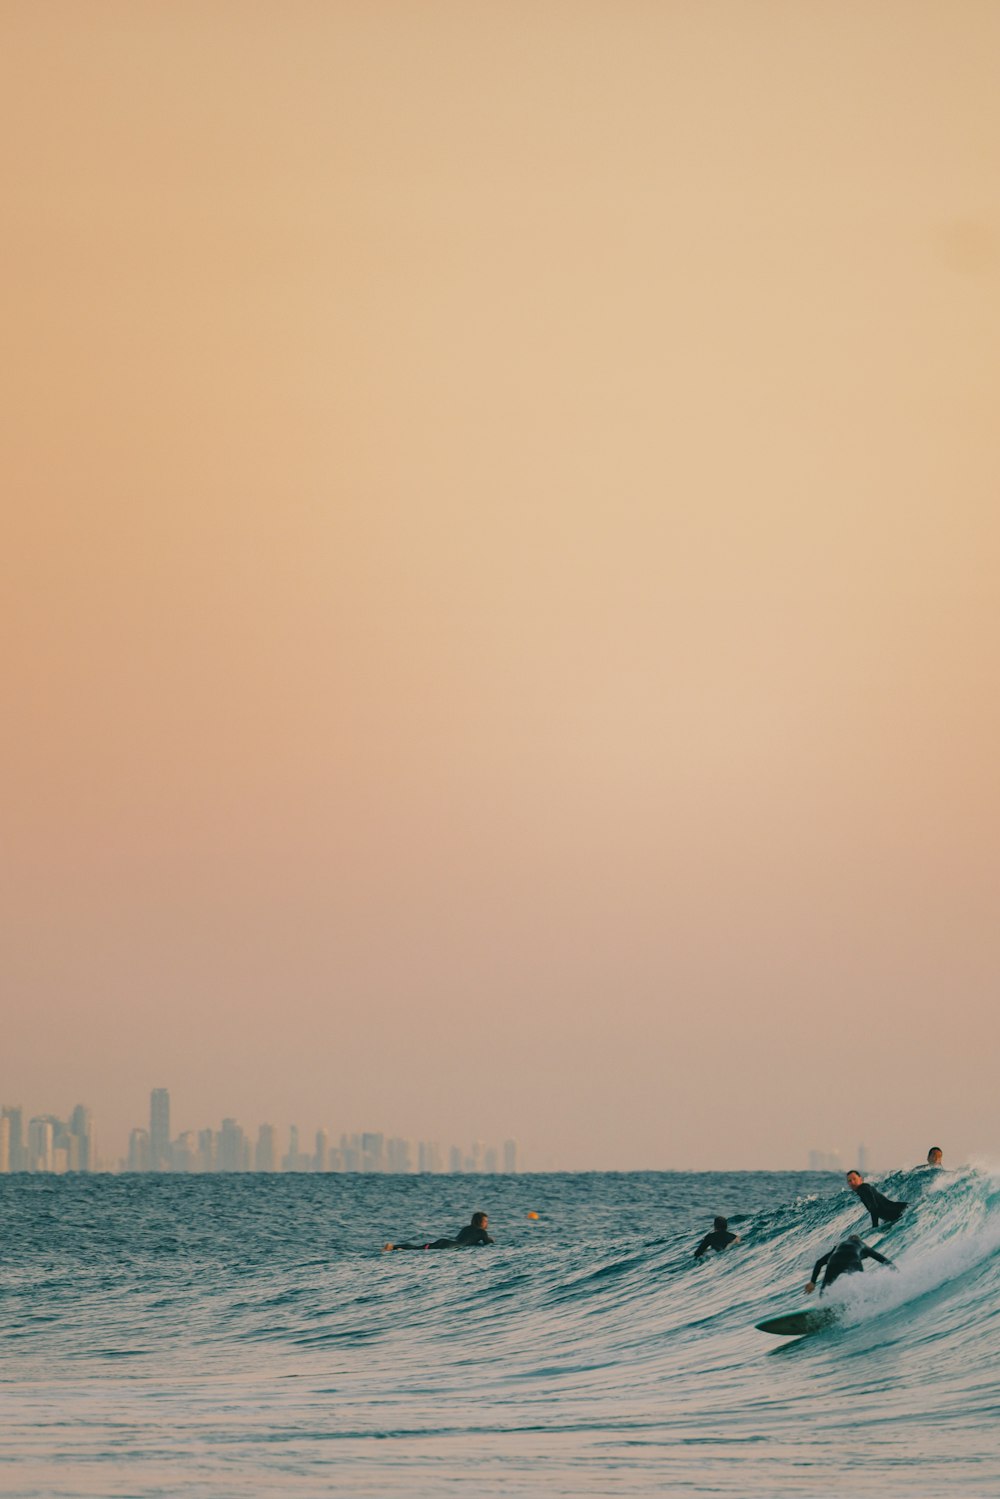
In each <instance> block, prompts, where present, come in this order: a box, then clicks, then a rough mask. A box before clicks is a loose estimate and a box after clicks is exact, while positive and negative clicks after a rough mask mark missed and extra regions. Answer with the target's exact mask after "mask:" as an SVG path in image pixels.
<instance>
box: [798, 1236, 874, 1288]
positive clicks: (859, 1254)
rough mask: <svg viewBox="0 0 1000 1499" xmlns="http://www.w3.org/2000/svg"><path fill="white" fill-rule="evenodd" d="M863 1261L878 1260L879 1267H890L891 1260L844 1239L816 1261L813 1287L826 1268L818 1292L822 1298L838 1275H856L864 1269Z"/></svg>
mask: <svg viewBox="0 0 1000 1499" xmlns="http://www.w3.org/2000/svg"><path fill="white" fill-rule="evenodd" d="M863 1260H878V1262H879V1264H880V1265H891V1264H892V1260H887V1259H886V1257H885V1255H884V1254H879V1252H878V1250H877V1249H869V1248H868V1245H867V1244H862V1242H861V1240H860V1239H845V1240H844V1242H843V1244H838V1245H837V1246H836V1248H835V1249H831V1250H828V1252H827V1253H826V1254H824V1256H823V1258H822V1259H819V1260H817V1261H816V1263H815V1265H814V1266H813V1273H812V1282H813V1285H815V1284H816V1282H817V1281H818V1280H819V1272H820V1271H821V1270H822V1269H823V1266H824V1265H825V1266H826V1274H825V1275H824V1276H823V1285H822V1288H821V1290H820V1295H821V1296H822V1294H823V1291H825V1290H826V1288H827V1286H832V1285H833V1283H834V1281H835V1280H836V1279H837V1277H838V1276H839V1275H857V1273H858V1272H859V1271H860V1270H863V1269H864V1268H865V1267H864V1265H863V1264H862V1261H863Z"/></svg>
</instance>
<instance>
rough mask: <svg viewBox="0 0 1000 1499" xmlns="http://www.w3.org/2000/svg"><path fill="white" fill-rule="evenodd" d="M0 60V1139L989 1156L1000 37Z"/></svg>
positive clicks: (496, 14)
mask: <svg viewBox="0 0 1000 1499" xmlns="http://www.w3.org/2000/svg"><path fill="white" fill-rule="evenodd" d="M2 33H3V36H2V48H0V55H2V59H3V60H2V62H0V71H2V73H3V77H2V79H0V84H2V87H0V115H2V125H3V130H2V145H0V150H2V152H3V157H4V161H3V180H4V193H3V202H4V219H5V224H4V230H3V235H2V243H0V263H2V285H3V292H4V302H5V307H4V312H3V343H4V358H3V361H2V376H0V378H2V381H3V392H2V401H0V410H2V416H0V422H2V428H3V430H2V433H0V436H2V463H3V469H4V484H3V491H4V495H5V500H6V504H5V522H4V543H3V547H2V552H0V559H2V560H0V567H2V572H3V576H2V589H0V611H2V615H0V623H2V631H3V641H4V647H5V650H4V654H5V662H6V666H5V672H4V681H5V694H4V695H5V701H6V713H5V732H4V734H3V738H2V766H0V771H2V786H3V794H4V803H5V814H4V824H5V826H4V829H3V850H4V859H3V867H4V888H3V892H2V909H3V920H4V932H3V941H2V948H3V958H2V962H3V1014H2V1020H0V1099H2V1100H3V1101H4V1102H8V1103H17V1102H22V1103H24V1105H25V1106H26V1107H27V1108H28V1109H29V1111H30V1112H41V1111H48V1110H51V1111H54V1112H57V1113H59V1112H65V1111H67V1110H68V1109H69V1108H70V1107H71V1106H72V1104H73V1103H75V1102H76V1101H77V1100H78V1099H83V1100H84V1101H86V1102H88V1103H90V1104H91V1106H92V1107H93V1108H94V1110H95V1114H96V1116H97V1124H98V1129H99V1133H100V1142H99V1143H100V1147H101V1148H102V1149H104V1150H106V1151H108V1152H109V1153H112V1152H119V1151H121V1150H122V1149H123V1148H124V1144H125V1136H126V1132H127V1128H128V1126H129V1125H130V1124H132V1123H135V1122H141V1121H142V1120H143V1118H144V1116H145V1114H146V1108H147V1097H148V1091H149V1089H150V1087H152V1086H154V1085H167V1086H169V1087H170V1089H171V1093H172V1097H173V1104H174V1124H175V1127H176V1128H188V1127H197V1126H199V1125H202V1124H205V1123H209V1122H216V1123H217V1121H218V1119H219V1117H220V1116H221V1115H223V1114H231V1115H235V1116H237V1117H239V1118H240V1119H241V1121H242V1122H243V1123H244V1124H245V1125H247V1126H248V1127H251V1126H253V1125H254V1124H255V1123H256V1122H257V1121H259V1120H261V1119H269V1120H273V1121H274V1122H275V1123H277V1124H279V1125H280V1126H282V1127H283V1126H285V1125H286V1124H287V1123H288V1122H290V1121H295V1122H297V1123H298V1124H299V1125H300V1126H301V1127H302V1128H303V1129H312V1128H315V1127H316V1126H317V1125H320V1124H322V1125H325V1126H327V1127H328V1128H329V1129H331V1130H332V1131H334V1132H335V1133H339V1131H340V1130H342V1129H348V1130H355V1129H384V1130H386V1131H388V1132H390V1133H397V1134H403V1135H409V1136H421V1137H426V1138H432V1139H441V1140H444V1141H446V1142H447V1141H450V1140H452V1139H456V1140H460V1141H467V1140H469V1139H472V1138H473V1137H476V1138H480V1139H485V1140H493V1139H502V1138H503V1137H505V1136H507V1135H510V1134H513V1135H516V1136H517V1137H518V1138H519V1139H520V1140H521V1142H522V1146H523V1149H524V1152H525V1156H526V1160H527V1163H528V1164H529V1165H530V1164H534V1165H553V1166H562V1167H576V1166H580V1167H587V1166H593V1167H633V1166H635V1167H639V1166H649V1167H671V1166H678V1167H687V1166H689V1167H702V1168H710V1167H716V1166H718V1167H743V1166H745V1167H758V1166H766V1165H775V1166H795V1165H800V1164H804V1161H805V1153H806V1151H807V1150H808V1149H809V1148H810V1147H811V1146H820V1147H824V1148H829V1149H832V1148H834V1147H840V1148H841V1150H842V1151H843V1152H844V1153H845V1155H851V1154H853V1150H854V1146H855V1144H856V1143H857V1141H859V1140H865V1141H867V1142H868V1143H869V1145H870V1146H871V1148H872V1150H873V1153H874V1156H875V1159H876V1161H877V1162H880V1163H882V1164H885V1165H889V1164H893V1163H895V1162H897V1161H905V1162H909V1163H912V1162H914V1161H916V1160H918V1159H921V1158H922V1157H923V1155H924V1152H925V1151H926V1149H927V1147H928V1145H930V1144H931V1143H935V1142H937V1143H941V1144H942V1145H944V1146H945V1149H946V1159H949V1160H957V1159H959V1158H961V1157H962V1156H964V1155H966V1154H969V1153H977V1152H978V1153H981V1154H985V1155H990V1154H991V1153H992V1154H993V1155H994V1157H995V1156H996V1153H997V1150H998V1148H1000V1122H998V1112H997V1067H996V1062H997V1051H998V1040H1000V1019H998V1006H997V994H998V982H1000V931H998V921H997V906H998V889H1000V879H998V876H1000V867H998V866H1000V777H998V763H1000V705H998V645H1000V592H998V575H1000V556H998V552H1000V546H998V543H1000V511H998V492H1000V486H998V477H1000V459H998V441H997V425H998V423H997V410H998V378H997V377H998V373H1000V352H998V351H1000V90H998V89H997V85H996V77H997V71H996V70H997V58H998V56H1000V6H998V5H996V4H994V3H992V0H987V3H970V0H964V3H954V0H950V3H943V0H942V3H921V0H900V3H890V0H883V3H875V4H871V3H867V0H866V3H860V0H859V3H851V0H836V3H825V0H816V3H810V4H802V3H799V0H789V3H768V0H760V3H744V0H733V3H713V0H690V3H680V0H676V3H671V0H660V3H653V0H649V3H640V0H614V3H612V0H606V3H600V4H598V3H589V0H566V3H555V0H531V3H511V0H504V3H499V0H497V3H492V4H490V3H475V0H454V3H441V0H422V3H419V4H411V3H408V0H397V3H380V0H354V3H346V0H330V3H318V0H317V3H303V0H299V3H296V0H290V3H283V4H280V5H278V4H265V3H253V0H191V3H183V0H180V3H179V0H169V3H168V0H160V3H142V0H120V3H104V0H90V3H88V4H86V5H80V4H78V3H58V0H47V3H45V4H39V3H37V0H7V3H6V4H5V5H4V7H3V16H2Z"/></svg>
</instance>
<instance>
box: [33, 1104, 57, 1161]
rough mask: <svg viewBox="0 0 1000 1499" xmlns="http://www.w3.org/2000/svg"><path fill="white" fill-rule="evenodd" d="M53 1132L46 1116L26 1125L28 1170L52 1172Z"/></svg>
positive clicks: (53, 1158) (53, 1159)
mask: <svg viewBox="0 0 1000 1499" xmlns="http://www.w3.org/2000/svg"><path fill="white" fill-rule="evenodd" d="M54 1151H55V1131H54V1130H53V1128H52V1120H51V1119H50V1118H49V1117H48V1116H46V1115H40V1116H39V1117H38V1118H35V1119H32V1120H30V1121H29V1124H28V1170H29V1171H52V1170H53V1169H54V1168H55V1156H54Z"/></svg>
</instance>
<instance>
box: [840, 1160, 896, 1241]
mask: <svg viewBox="0 0 1000 1499" xmlns="http://www.w3.org/2000/svg"><path fill="white" fill-rule="evenodd" d="M847 1185H848V1186H849V1187H850V1189H851V1191H852V1192H854V1193H856V1194H857V1196H858V1197H860V1198H861V1201H862V1202H863V1203H864V1205H865V1207H866V1208H867V1209H868V1211H869V1212H870V1213H871V1215H872V1228H878V1225H879V1220H880V1219H882V1220H884V1221H885V1222H886V1223H895V1221H896V1219H897V1218H899V1217H900V1216H901V1215H902V1213H903V1212H904V1211H905V1209H906V1208H907V1207H908V1206H909V1204H908V1203H906V1202H890V1200H889V1198H888V1197H883V1196H882V1193H881V1192H876V1190H875V1188H874V1187H873V1186H872V1185H871V1184H870V1183H869V1182H866V1181H865V1179H864V1177H863V1176H862V1175H861V1172H860V1171H848V1173H847Z"/></svg>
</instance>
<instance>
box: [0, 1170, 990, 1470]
mask: <svg viewBox="0 0 1000 1499" xmlns="http://www.w3.org/2000/svg"><path fill="white" fill-rule="evenodd" d="M880 1184H881V1185H882V1186H883V1189H884V1190H885V1191H886V1192H887V1193H888V1195H889V1196H892V1197H902V1198H908V1199H909V1200H910V1202H911V1203H912V1205H913V1206H912V1210H911V1211H910V1212H909V1213H907V1214H906V1215H905V1217H904V1218H903V1219H902V1220H901V1221H900V1222H899V1223H898V1224H896V1225H894V1226H893V1227H892V1228H891V1229H889V1230H883V1231H880V1232H878V1233H876V1234H869V1233H868V1232H867V1225H868V1218H867V1214H866V1213H865V1212H864V1211H863V1210H862V1209H861V1207H860V1205H859V1204H858V1203H857V1201H856V1200H855V1199H854V1198H853V1197H852V1196H851V1195H850V1194H849V1193H848V1192H847V1191H846V1190H845V1189H844V1187H843V1183H842V1179H841V1178H840V1177H834V1176H828V1175H821V1176H816V1175H807V1174H804V1173H803V1174H795V1173H778V1174H767V1173H751V1174H742V1173H741V1174H733V1175H723V1174H712V1175H684V1174H673V1173H668V1174H628V1175H616V1174H609V1175H553V1176H521V1177H478V1178H477V1177H453V1176H451V1177H449V1176H438V1177H433V1176H427V1177H388V1176H381V1177H364V1176H272V1177H263V1176H228V1177H226V1176H212V1177H141V1176H136V1177H117V1178H113V1177H77V1178H69V1177H63V1178H55V1177H41V1176H38V1177H27V1176H25V1177H7V1178H0V1493H2V1494H4V1495H8V1496H10V1495H17V1496H19V1499H80V1496H85V1495H86V1496H95V1495H99V1496H107V1499H112V1496H122V1499H124V1496H129V1499H147V1496H154V1495H155V1496H177V1495H184V1496H186V1499H224V1496H225V1499H229V1496H236V1495H244V1496H268V1499H272V1496H273V1499H278V1496H288V1495H293V1496H294V1495H303V1496H307V1495H308V1496H311V1495H322V1494H343V1495H351V1496H355V1495H358V1496H361V1495H372V1496H375V1495H378V1496H385V1495H404V1494H405V1495H411V1496H412V1495H418V1496H419V1495H428V1496H437V1495H441V1496H447V1495H450V1494H453V1493H454V1494H457V1493H458V1492H460V1491H463V1492H464V1491H466V1490H468V1489H469V1488H470V1487H471V1488H472V1489H474V1490H475V1492H476V1493H477V1494H478V1495H487V1496H493V1495H496V1496H500V1495H503V1496H505V1499H507V1496H511V1495H572V1496H578V1495H612V1494H613V1495H652V1494H669V1495H675V1494H676V1495H722V1496H732V1499H736V1496H739V1499H748V1496H757V1495H760V1496H768V1499H776V1496H799V1495H802V1496H805V1495H838V1496H846V1499H855V1496H859V1499H864V1496H868V1495H871V1496H876V1495H877V1496H880V1499H886V1496H897V1495H898V1496H907V1499H916V1496H931V1495H933V1496H937V1495H940V1496H955V1495H962V1496H984V1499H985V1496H988V1495H990V1496H992V1495H996V1494H998V1493H1000V1390H998V1369H1000V1181H998V1179H997V1178H995V1177H994V1176H992V1175H991V1174H990V1173H988V1172H987V1171H985V1170H981V1169H972V1168H968V1169H962V1170H958V1171H954V1172H936V1173H935V1172H929V1171H914V1172H910V1173H906V1174H899V1175H896V1176H891V1177H888V1178H882V1179H881V1183H880ZM474 1209H483V1210H484V1211H486V1212H488V1213H489V1215H490V1230H491V1232H492V1233H493V1234H494V1235H495V1237H496V1240H497V1243H496V1245H495V1247H492V1248H484V1249H476V1250H465V1251H441V1252H432V1251H427V1252H422V1251H420V1252H414V1253H399V1254H383V1253H381V1252H380V1246H381V1245H382V1243H383V1242H385V1241H386V1240H387V1239H388V1240H393V1239H395V1240H399V1239H403V1238H415V1239H420V1240H423V1239H425V1238H426V1239H430V1238H433V1237H436V1236H437V1235H439V1234H447V1233H454V1232H455V1231H456V1230H457V1229H458V1228H459V1227H460V1226H461V1225H462V1224H463V1223H466V1222H468V1219H469V1215H470V1214H471V1212H472V1211H473V1210H474ZM529 1211H536V1212H538V1213H539V1215H540V1216H539V1218H538V1220H537V1221H532V1220H529V1218H528V1217H527V1214H528V1212H529ZM714 1213H724V1214H727V1215H728V1216H729V1218H730V1220H731V1226H732V1227H734V1228H735V1229H736V1230H737V1231H738V1232H739V1233H740V1234H741V1235H742V1238H743V1242H742V1243H741V1244H740V1245H737V1246H735V1247H734V1248H733V1249H731V1250H729V1251H728V1252H727V1253H726V1254H724V1255H723V1256H721V1257H718V1258H716V1257H715V1256H709V1257H707V1258H706V1260H705V1261H703V1262H698V1263H696V1262H694V1260H693V1259H692V1250H693V1248H694V1246H695V1244H696V1243H697V1242H698V1240H699V1239H700V1237H701V1235H702V1234H703V1233H704V1232H705V1231H706V1230H707V1229H708V1228H710V1226H711V1217H712V1215H713V1214H714ZM854 1230H857V1231H859V1232H862V1233H864V1234H865V1236H866V1238H867V1239H868V1241H869V1242H871V1243H873V1244H875V1245H876V1246H877V1247H879V1248H881V1249H882V1251H883V1252H884V1253H886V1254H889V1255H891V1257H892V1258H893V1259H894V1260H895V1261H896V1263H897V1265H898V1271H897V1272H892V1271H889V1270H886V1269H881V1268H874V1269H872V1268H869V1269H867V1270H866V1272H865V1274H864V1275H863V1276H855V1277H853V1278H848V1279H846V1280H845V1281H841V1282H839V1283H838V1285H837V1287H836V1288H835V1289H834V1291H833V1293H832V1295H833V1296H834V1297H836V1298H837V1300H838V1301H839V1302H840V1304H841V1313H842V1314H841V1317H840V1319H839V1320H838V1321H837V1323H836V1324H835V1325H834V1326H832V1327H831V1328H829V1329H828V1330H827V1331H825V1332H823V1333H820V1334H818V1335H817V1336H815V1337H811V1338H806V1339H802V1340H796V1341H791V1342H786V1341H782V1340H778V1339H775V1338H769V1337H767V1336H766V1335H764V1334H762V1333H759V1332H757V1331H755V1329H754V1323H755V1322H757V1321H760V1320H761V1319H762V1318H763V1317H766V1316H769V1315H773V1314H776V1313H777V1312H779V1311H785V1310H791V1309H794V1308H796V1307H798V1306H802V1305H805V1304H807V1303H806V1302H805V1299H804V1297H803V1296H802V1291H801V1288H802V1286H803V1285H804V1283H805V1281H806V1280H807V1278H808V1275H809V1271H810V1269H811V1267H812V1263H813V1260H814V1259H815V1258H816V1257H817V1256H818V1255H819V1254H820V1253H822V1252H824V1251H825V1250H826V1249H827V1248H829V1247H830V1246H831V1245H832V1243H833V1242H835V1240H836V1239H837V1238H838V1237H839V1236H841V1235H843V1234H844V1233H847V1232H851V1231H854ZM827 1299H828V1300H830V1299H831V1298H830V1297H828V1298H827Z"/></svg>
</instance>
